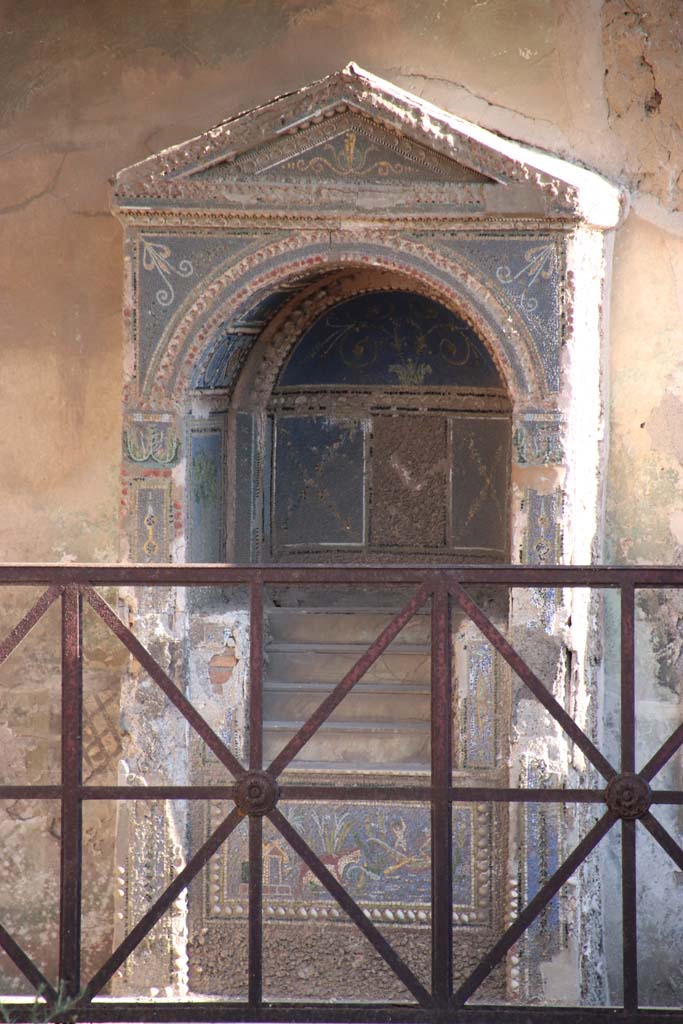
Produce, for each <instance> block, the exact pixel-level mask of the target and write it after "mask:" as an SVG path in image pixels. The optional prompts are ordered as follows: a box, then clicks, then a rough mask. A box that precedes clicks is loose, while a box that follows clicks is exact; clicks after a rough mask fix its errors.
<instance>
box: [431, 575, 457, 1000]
mask: <svg viewBox="0 0 683 1024" xmlns="http://www.w3.org/2000/svg"><path fill="white" fill-rule="evenodd" d="M431 612H432V614H431V636H432V658H431V683H432V686H431V689H432V701H431V741H432V742H431V756H432V995H433V998H434V1002H435V1005H436V1007H437V1008H438V1009H440V1010H445V1009H446V1008H447V1006H448V1004H449V1001H450V998H451V995H452V993H453V910H452V904H453V849H452V842H453V839H452V810H451V772H452V770H453V758H452V753H451V729H452V718H453V711H452V708H453V699H452V694H451V671H452V665H451V660H452V658H451V596H450V594H449V592H448V587H447V584H446V581H445V580H443V579H441V580H439V582H438V583H437V585H436V586H435V587H434V590H433V592H432V609H431Z"/></svg>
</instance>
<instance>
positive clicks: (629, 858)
mask: <svg viewBox="0 0 683 1024" xmlns="http://www.w3.org/2000/svg"><path fill="white" fill-rule="evenodd" d="M621 907H622V909H621V913H622V936H623V937H622V958H623V960H622V968H623V978H624V1009H625V1010H627V1011H635V1010H637V1009H638V931H637V920H636V917H637V909H636V823H635V821H632V820H628V819H626V818H622V821H621Z"/></svg>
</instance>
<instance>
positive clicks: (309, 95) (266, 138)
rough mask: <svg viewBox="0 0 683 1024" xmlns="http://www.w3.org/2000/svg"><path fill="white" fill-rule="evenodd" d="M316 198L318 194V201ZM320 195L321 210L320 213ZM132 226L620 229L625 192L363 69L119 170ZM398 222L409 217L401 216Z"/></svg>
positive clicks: (120, 202)
mask: <svg viewBox="0 0 683 1024" xmlns="http://www.w3.org/2000/svg"><path fill="white" fill-rule="evenodd" d="M312 189H314V190H315V192H314V193H312ZM312 195H313V196H314V200H313V204H312V203H311V199H312ZM113 205H114V209H115V210H116V212H118V213H119V214H120V215H122V216H123V217H124V219H125V218H126V215H127V214H128V213H130V214H131V215H132V214H134V213H135V212H136V211H137V212H139V211H140V210H141V209H145V210H147V211H148V214H149V215H150V216H151V218H152V219H154V218H153V215H154V211H155V210H156V211H159V212H163V211H173V210H175V211H178V210H192V209H195V210H197V209H201V210H203V211H206V210H207V209H210V208H212V207H214V208H216V209H217V210H220V211H221V212H222V213H223V214H226V213H228V214H229V212H230V210H231V209H232V210H234V211H235V212H237V211H239V213H240V215H241V216H242V217H244V215H245V211H246V212H248V211H249V210H250V209H254V210H256V209H258V210H259V213H260V215H261V216H262V215H263V211H264V209H265V210H268V211H272V212H274V213H276V214H277V212H278V211H280V212H284V211H290V212H291V211H297V210H302V209H303V210H305V209H306V208H307V207H308V208H311V206H312V205H315V206H317V208H318V212H321V211H322V212H323V213H324V212H325V211H330V212H333V211H334V210H335V209H339V210H341V211H345V212H348V211H349V210H354V209H359V210H362V211H364V212H365V213H370V214H371V213H372V211H373V208H374V207H375V206H377V207H378V208H379V207H380V206H381V209H382V214H383V216H385V217H386V216H387V215H389V216H391V210H392V209H393V208H395V209H396V211H397V215H401V214H405V211H406V210H410V209H412V210H415V211H422V212H423V213H424V214H425V215H430V214H431V215H433V214H435V213H436V214H437V215H438V216H440V217H442V218H443V217H446V218H448V216H449V215H450V216H454V217H458V216H463V215H465V216H473V215H475V216H482V215H486V214H487V213H488V214H490V215H495V216H497V217H500V216H505V215H511V216H525V215H526V216H531V217H539V216H540V217H546V218H556V219H560V220H564V221H566V220H570V221H572V220H578V221H581V220H582V221H585V222H588V223H591V224H595V225H596V226H599V227H611V226H613V225H614V224H616V223H617V221H618V219H619V216H620V213H621V206H622V197H621V195H620V192H619V190H618V189H616V188H615V187H614V186H612V185H611V184H610V183H609V182H607V181H605V180H604V179H603V178H601V177H600V176H599V175H597V174H595V173H594V172H592V171H588V170H586V169H584V168H581V167H578V166H576V165H574V164H571V163H568V162H567V161H565V160H561V159H559V158H557V157H553V156H550V155H548V154H545V153H541V152H539V151H537V150H533V149H530V148H529V147H526V146H522V145H520V144H519V143H517V142H513V141H511V140H509V139H506V138H503V137H501V136H499V135H496V134H495V133H493V132H490V131H488V130H486V129H483V128H480V127H479V126H477V125H474V124H472V123H470V122H468V121H464V120H463V119H462V118H459V117H456V116H455V115H453V114H450V113H448V112H447V111H445V110H441V109H440V108H438V107H436V106H434V105H433V104H430V103H427V102H425V101H424V100H422V99H420V98H419V97H417V96H414V95H412V94H411V93H408V92H406V91H405V90H403V89H400V88H398V87H397V86H394V85H392V84H391V83H389V82H386V81H384V80H382V79H380V78H378V77H376V76H375V75H372V74H370V73H369V72H367V71H363V70H362V69H361V68H359V67H358V66H357V65H355V64H349V65H347V67H345V68H343V69H342V70H341V71H338V72H336V73H335V74H333V75H330V76H328V77H327V78H324V79H322V80H321V81H319V82H315V83H313V84H312V85H309V86H306V87H304V88H303V89H300V90H298V91H297V92H294V93H290V94H288V95H285V96H280V97H278V98H277V99H274V100H272V101H271V102H269V103H266V104H264V105H263V106H260V107H256V108H255V109H253V110H250V111H247V112H245V113H241V114H238V115H237V116H236V117H233V118H230V119H229V120H226V121H224V122H222V123H221V124H219V125H217V126H216V127H215V128H212V129H210V130H209V131H207V132H204V133H203V134H202V135H199V136H197V137H196V138H193V139H190V140H188V141H187V142H184V143H181V144H180V145H177V146H172V147H171V148H170V149H166V150H164V151H163V152H161V153H158V154H156V155H155V156H151V157H149V158H148V159H146V160H143V161H142V162H140V163H138V164H134V165H133V166H132V167H128V168H126V169H125V170H123V171H121V172H120V173H119V174H118V175H117V176H116V179H115V181H114V203H113ZM399 211H400V214H399Z"/></svg>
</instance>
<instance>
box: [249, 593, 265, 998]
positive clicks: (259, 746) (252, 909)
mask: <svg viewBox="0 0 683 1024" xmlns="http://www.w3.org/2000/svg"><path fill="white" fill-rule="evenodd" d="M262 767H263V584H262V583H261V581H260V579H256V580H254V581H253V582H252V583H251V589H250V614H249V769H250V771H260V770H261V769H262ZM248 970H249V1005H250V1006H260V1005H261V1001H262V997H263V819H262V818H261V817H260V816H258V815H252V816H250V818H249V968H248Z"/></svg>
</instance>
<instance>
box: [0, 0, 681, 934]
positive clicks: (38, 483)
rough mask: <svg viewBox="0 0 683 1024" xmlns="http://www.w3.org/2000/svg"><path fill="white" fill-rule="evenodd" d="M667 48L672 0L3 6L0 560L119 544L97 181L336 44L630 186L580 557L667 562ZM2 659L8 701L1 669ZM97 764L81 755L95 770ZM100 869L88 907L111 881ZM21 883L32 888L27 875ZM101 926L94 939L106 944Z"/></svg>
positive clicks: (675, 424)
mask: <svg viewBox="0 0 683 1024" xmlns="http://www.w3.org/2000/svg"><path fill="white" fill-rule="evenodd" d="M682 46H683V15H682V14H681V11H680V6H679V5H678V4H677V3H676V2H675V0H629V2H628V3H618V2H616V0H604V2H600V0H579V2H574V0H450V2H449V0H377V2H376V3H374V4H372V5H368V4H366V3H364V2H363V3H362V2H360V0H320V2H316V3H310V2H306V0H303V2H301V0H272V2H266V0H241V2H237V0H235V2H232V3H230V2H226V0H197V2H195V3H194V4H192V5H188V4H186V3H184V2H181V0H166V2H164V3H163V4H154V5H140V4H134V3H132V2H131V0H121V2H118V3H116V4H114V3H112V2H108V0H89V2H85V0H81V2H73V0H56V2H54V0H53V2H52V3H48V2H47V0H44V2H41V0H16V2H12V0H5V2H4V3H2V4H1V5H0V109H1V115H0V116H1V121H0V225H1V229H0V239H1V241H2V246H1V248H0V280H2V282H3V287H2V289H1V290H0V312H1V316H0V347H1V349H2V353H3V372H2V374H1V375H0V425H1V428H2V434H3V441H4V443H3V445H2V446H1V447H0V479H2V481H3V483H4V488H3V503H2V508H3V515H2V517H0V558H1V559H3V560H7V561H22V560H32V561H35V560H86V561H87V560H105V559H112V560H115V559H117V557H118V556H119V553H120V548H119V527H118V511H119V500H120V494H119V468H120V457H121V456H120V446H121V389H122V381H123V376H122V351H123V331H122V298H121V296H122V289H121V276H122V270H121V268H122V254H121V229H120V226H119V224H118V223H117V222H116V221H115V220H114V218H113V217H111V215H110V213H109V209H108V206H109V199H108V185H107V182H108V179H109V178H111V177H112V176H113V174H114V173H115V172H116V171H118V170H119V169H120V168H122V167H125V166H128V165H130V164H132V163H134V162H136V161H138V160H141V159H143V158H144V157H146V156H148V155H149V154H151V153H154V152H157V151H159V150H160V149H162V148H163V147H164V146H167V145H170V144H172V143H175V142H178V141H180V140H182V139H184V138H189V137H191V136H194V135H196V134H198V133H199V132H201V131H203V130H205V129H206V128H207V127H208V126H209V125H211V124H212V123H215V122H218V121H220V120H223V119H225V118H226V117H228V116H230V115H232V114H234V113H236V112H237V111H239V110H241V109H245V108H248V107H252V106H254V105H256V104H258V103H261V102H265V101H267V100H269V99H270V98H271V97H272V96H274V95H277V94H279V93H282V92H286V91H288V90H293V89H296V88H298V87H299V86H301V85H303V84H304V83H306V82H310V81H312V80H314V79H316V78H319V77H322V76H323V75H325V74H328V73H329V72H330V71H332V70H335V69H337V68H339V67H341V66H342V65H343V64H345V63H346V62H347V61H348V60H349V59H354V60H357V61H358V62H359V63H360V64H362V65H363V66H365V67H367V68H370V69H372V70H373V71H375V72H376V73H377V74H379V75H381V76H382V77H384V78H387V79H389V80H392V81H394V82H396V84H398V85H400V86H403V87H405V88H406V89H409V90H411V91H413V92H415V93H417V94H418V95H421V96H424V97H425V98H426V99H429V100H431V101H432V102H435V103H436V104H438V105H440V106H442V107H445V108H446V109H448V110H451V111H453V112H455V113H457V114H459V115H461V116H463V117H464V118H467V119H469V120H472V121H475V122H478V123H480V124H481V125H483V126H485V127H487V128H491V129H493V130H495V131H499V132H502V133H504V134H507V135H510V136H512V137H514V138H517V139H520V140H522V141H524V142H525V143H527V144H531V145H537V146H539V147H541V148H545V149H547V150H549V151H552V152H554V153H556V154H557V155H559V156H563V157H565V158H567V159H569V160H574V161H577V162H579V163H584V164H586V165H588V166H590V167H592V168H594V169H595V170H597V171H599V172H600V173H602V174H603V175H604V176H605V177H607V178H608V179H610V180H612V181H613V182H615V183H617V184H622V185H623V186H625V188H626V189H628V190H629V192H630V194H631V204H630V212H628V213H627V214H626V215H625V218H624V220H623V223H622V225H621V227H620V228H619V229H617V231H616V232H615V238H614V273H613V285H612V294H611V301H610V310H609V313H610V317H611V328H610V352H611V355H610V359H611V363H610V382H611V407H610V408H611V412H610V434H609V442H608V443H609V467H610V468H609V474H608V478H607V488H606V494H605V507H606V532H605V545H604V551H603V552H602V557H603V558H604V560H616V561H627V560H637V561H642V562H670V561H673V562H676V561H677V560H678V557H679V552H680V549H681V547H682V546H683V446H682V445H681V442H680V436H681V429H680V428H681V427H682V426H683V365H682V363H681V355H680V351H681V345H680V336H681V332H682V329H681V327H680V304H681V298H682V296H683V212H681V208H682V207H683V193H682V192H681V182H680V175H681V170H682V166H683V153H682V149H681V144H680V127H681V125H680V118H681V115H680V110H681V109H683V103H682V102H681V101H682V100H683V95H682V94H683V62H681V59H680V58H681V47H682ZM607 312H608V311H607V310H605V311H603V313H604V315H605V317H606V316H607ZM596 554H597V555H598V557H599V556H600V554H601V553H600V552H596ZM18 600H19V599H17V602H18ZM13 606H14V604H13V603H12V602H8V605H7V610H8V616H7V617H8V621H9V620H10V619H11V614H10V612H11V608H12V607H13ZM17 607H18V603H17ZM640 614H641V628H640V634H639V637H640V642H641V643H642V647H643V652H642V658H641V664H642V665H643V672H642V675H643V683H642V685H643V687H644V689H643V692H642V697H643V700H646V699H647V700H649V701H650V702H651V708H652V715H653V717H654V718H660V719H661V720H662V721H663V720H664V719H663V718H662V717H661V715H660V712H659V710H658V708H661V707H662V706H663V703H665V704H666V705H667V707H668V708H669V709H670V708H671V705H672V701H673V697H672V695H671V686H670V685H669V687H668V688H667V681H669V683H670V680H671V679H672V674H673V673H675V668H676V664H677V659H678V655H679V653H680V652H679V648H678V647H677V640H676V625H677V621H678V620H677V617H676V616H674V618H673V619H671V617H669V618H666V617H665V619H664V620H663V619H662V613H661V609H659V608H653V606H652V605H651V604H642V605H641V608H640ZM107 661H109V664H110V666H112V668H111V675H110V676H109V677H107V675H106V672H104V673H102V674H101V676H100V679H101V684H102V692H107V686H109V690H111V687H112V686H113V685H114V684H113V680H114V678H115V676H116V661H115V656H114V655H113V654H106V655H103V663H107ZM4 671H5V674H4V675H3V676H2V682H3V684H4V685H6V686H7V687H8V688H9V687H10V686H13V687H14V688H15V696H16V687H17V686H19V684H18V682H17V679H18V674H17V675H13V676H12V677H11V679H10V676H9V675H8V674H6V673H7V669H5V670H4ZM607 671H608V674H609V672H610V671H611V668H610V666H609V665H608V667H607ZM107 679H109V683H107ZM647 679H654V680H655V681H654V682H652V683H648V682H647ZM50 680H51V682H49V683H46V682H45V681H44V680H43V681H42V682H41V680H40V679H39V678H36V679H35V680H29V683H30V685H31V686H32V687H33V688H32V689H31V694H32V697H31V699H32V700H38V701H40V700H41V698H43V699H45V700H47V688H48V686H49V685H51V686H52V687H54V673H53V675H52V676H50ZM22 685H29V684H28V683H26V684H22ZM41 687H44V689H45V692H44V693H42V694H41ZM607 692H609V686H608V687H607ZM658 701H659V704H658V703H657V702H658ZM17 703H18V698H17V699H14V698H13V699H11V700H4V699H3V700H0V727H2V728H9V729H11V730H12V731H13V733H14V735H16V734H17V722H16V706H17ZM606 708H607V711H608V712H609V711H610V707H609V701H608V702H607V705H606ZM55 721H56V718H55V716H53V717H52V718H50V716H42V717H40V718H39V719H37V720H36V724H35V725H32V726H31V729H30V730H29V735H28V736H25V737H24V739H23V740H22V743H21V744H20V745H19V748H18V750H19V752H18V762H17V763H18V769H17V770H18V771H20V772H24V773H25V775H26V776H27V781H29V780H30V781H34V778H35V777H36V772H37V771H38V769H36V763H37V760H40V756H42V755H40V756H39V755H38V754H36V750H38V749H43V748H47V747H51V746H54V744H55V743H56V742H57V740H58V735H57V730H58V725H55ZM41 745H42V746H41ZM41 770H42V769H41ZM107 770H110V766H105V765H101V766H100V767H99V768H97V769H96V772H95V776H94V779H95V780H96V779H103V778H105V775H106V771H107ZM97 772H100V773H101V774H99V775H98V774H97ZM17 820H19V821H22V822H23V821H27V822H29V824H28V825H22V826H21V827H22V828H24V829H35V830H36V832H38V833H41V834H43V835H46V836H48V835H49V832H50V828H52V827H53V821H52V818H51V816H50V814H49V813H47V811H46V809H45V808H38V807H32V808H31V807H29V808H28V809H27V810H26V809H21V808H20V809H17V808H3V809H2V811H0V825H2V827H3V828H4V829H5V830H6V831H7V832H9V831H10V830H11V829H13V828H18V827H19V826H17V825H16V822H17ZM31 821H33V822H34V823H33V824H30V822H31ZM111 827H112V818H111V813H110V816H109V818H107V814H106V813H103V814H102V815H101V817H100V820H99V821H98V822H95V823H94V824H93V832H92V840H93V844H96V842H97V841H101V837H102V836H104V835H106V834H107V830H108V829H111ZM98 837H99V840H98ZM48 842H49V840H48ZM93 870H95V869H94V868H93ZM105 874H106V872H104V871H102V879H101V889H100V891H101V899H102V901H104V904H105V905H106V901H107V900H111V899H112V898H113V886H112V884H111V883H110V882H108V881H106V879H105ZM24 898H25V899H26V900H27V901H29V903H30V901H31V898H32V896H31V893H29V892H26V893H25V894H24ZM27 907H28V904H27ZM101 941H102V944H103V945H102V948H103V949H104V948H105V947H106V944H107V941H108V939H107V937H106V936H105V937H103V938H102V940H101ZM29 951H30V949H29Z"/></svg>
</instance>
